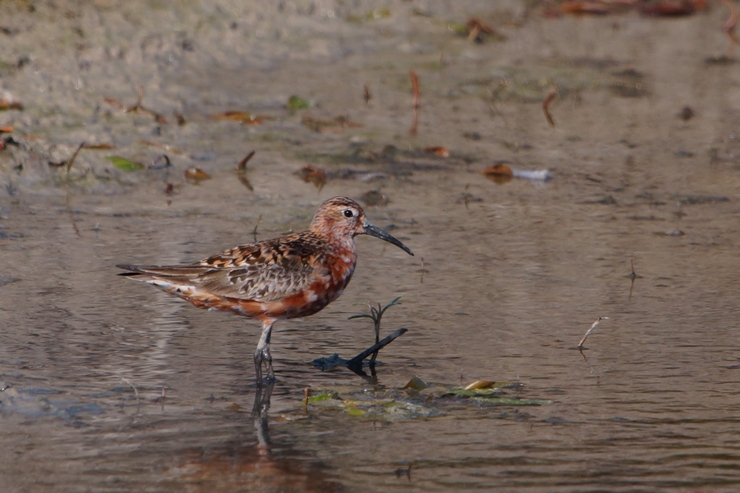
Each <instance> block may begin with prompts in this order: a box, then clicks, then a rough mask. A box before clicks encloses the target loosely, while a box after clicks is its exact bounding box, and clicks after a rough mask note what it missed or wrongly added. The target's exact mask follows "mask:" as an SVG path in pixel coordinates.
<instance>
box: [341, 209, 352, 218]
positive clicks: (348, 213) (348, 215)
mask: <svg viewBox="0 0 740 493" xmlns="http://www.w3.org/2000/svg"><path fill="white" fill-rule="evenodd" d="M354 215H355V213H354V212H352V210H351V209H347V210H345V211H344V217H352V216H354Z"/></svg>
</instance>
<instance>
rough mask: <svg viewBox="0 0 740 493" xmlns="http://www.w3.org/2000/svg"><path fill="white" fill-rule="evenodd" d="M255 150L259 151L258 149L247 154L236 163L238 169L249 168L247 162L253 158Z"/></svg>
mask: <svg viewBox="0 0 740 493" xmlns="http://www.w3.org/2000/svg"><path fill="white" fill-rule="evenodd" d="M255 152H257V151H252V152H250V153H249V154H247V156H246V157H245V158H244V159H242V160H241V161H239V164H237V165H236V170H237V171H243V170H246V169H247V163H248V162H249V160H250V159H252V157H253V156H254V153H255Z"/></svg>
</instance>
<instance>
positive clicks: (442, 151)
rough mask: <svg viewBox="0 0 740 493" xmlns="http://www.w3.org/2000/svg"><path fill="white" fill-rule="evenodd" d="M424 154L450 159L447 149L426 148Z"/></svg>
mask: <svg viewBox="0 0 740 493" xmlns="http://www.w3.org/2000/svg"><path fill="white" fill-rule="evenodd" d="M424 152H426V153H429V154H434V155H435V156H439V157H450V151H449V150H448V149H447V148H446V147H425V148H424Z"/></svg>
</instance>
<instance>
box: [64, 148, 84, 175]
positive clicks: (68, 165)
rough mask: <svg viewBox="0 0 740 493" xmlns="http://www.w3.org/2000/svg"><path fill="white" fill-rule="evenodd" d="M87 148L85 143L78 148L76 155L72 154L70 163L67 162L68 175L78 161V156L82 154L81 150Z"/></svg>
mask: <svg viewBox="0 0 740 493" xmlns="http://www.w3.org/2000/svg"><path fill="white" fill-rule="evenodd" d="M83 147H85V143H84V142H83V143H82V144H80V145H79V146H77V149H76V150H75V152H74V154H72V157H71V158H69V161H67V164H66V166H65V167H66V168H67V174H69V170H70V169H71V168H72V165H73V164H74V163H75V159H77V154H79V153H80V150H81V149H82V148H83Z"/></svg>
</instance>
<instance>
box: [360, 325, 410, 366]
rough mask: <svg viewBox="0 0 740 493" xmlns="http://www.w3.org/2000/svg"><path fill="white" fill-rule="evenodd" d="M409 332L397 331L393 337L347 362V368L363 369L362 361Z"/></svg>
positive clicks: (390, 336)
mask: <svg viewBox="0 0 740 493" xmlns="http://www.w3.org/2000/svg"><path fill="white" fill-rule="evenodd" d="M408 330H409V329H398V330H397V331H395V332H394V333H392V334H391V335H389V336H388V337H386V338H385V339H383V340H381V341H379V342H378V343H377V344H373V345H372V346H370V347H369V348H367V349H365V350H364V351H363V352H361V353H360V354H358V355H357V356H355V357H354V358H352V359H351V360H349V361H348V362H347V366H349V367H350V368H352V367H353V366H354V367H361V366H362V361H363V360H364V359H365V358H367V357H368V356H370V355H371V354H373V353H377V352H378V351H380V350H381V349H383V348H384V347H386V346H387V345H388V344H390V343H391V342H393V341H394V340H395V339H396V338H398V337H399V336H402V335H403V334H405V333H406V332H408Z"/></svg>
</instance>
